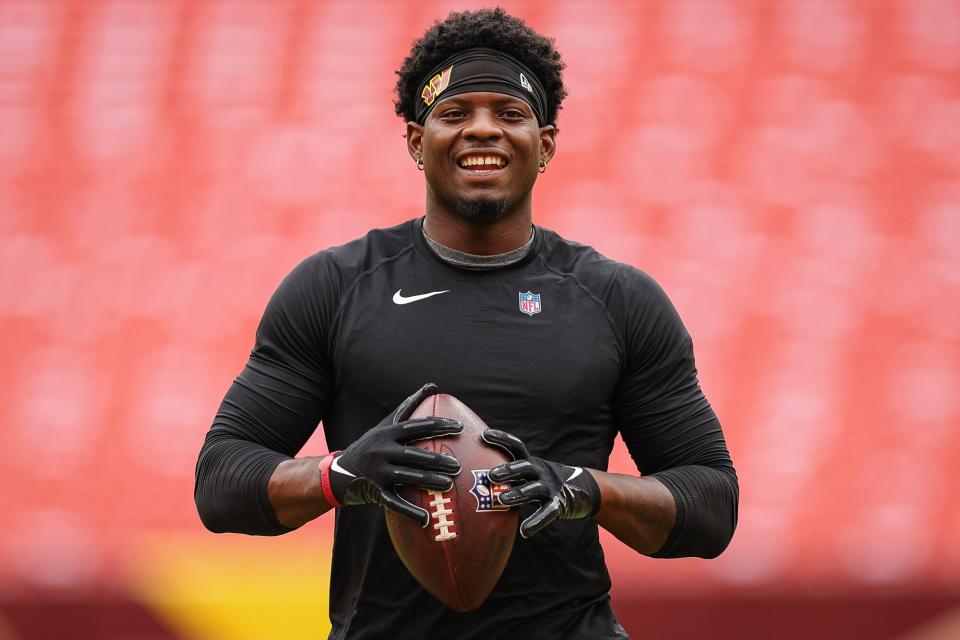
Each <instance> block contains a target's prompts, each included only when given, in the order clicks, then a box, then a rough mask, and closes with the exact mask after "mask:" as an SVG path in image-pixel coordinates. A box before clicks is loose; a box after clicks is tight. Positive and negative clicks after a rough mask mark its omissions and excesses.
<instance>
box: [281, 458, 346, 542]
mask: <svg viewBox="0 0 960 640" xmlns="http://www.w3.org/2000/svg"><path fill="white" fill-rule="evenodd" d="M319 462H320V458H319V457H307V458H295V459H291V460H284V461H283V462H281V463H280V464H279V465H278V466H277V468H276V469H274V471H273V475H271V476H270V482H269V484H268V485H267V494H268V496H269V499H270V504H271V506H272V507H273V511H274V513H275V514H276V517H277V520H278V521H279V522H280V524H282V525H284V526H285V527H289V528H291V529H296V528H297V527H299V526H301V525H303V524H306V523H307V522H309V521H311V520H313V519H314V518H316V517H318V516H320V515H322V514H324V513H326V512H327V511H329V510H330V509H332V508H333V507H331V506H330V504H328V503H327V501H326V500H325V499H324V497H323V489H322V488H321V485H320V471H319V469H318V466H317V465H318V463H319Z"/></svg>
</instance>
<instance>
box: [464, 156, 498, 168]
mask: <svg viewBox="0 0 960 640" xmlns="http://www.w3.org/2000/svg"><path fill="white" fill-rule="evenodd" d="M505 164H506V162H505V161H504V159H503V158H501V157H499V156H468V157H466V158H463V159H462V160H460V166H461V167H476V166H482V165H493V166H496V167H502V166H504V165H505Z"/></svg>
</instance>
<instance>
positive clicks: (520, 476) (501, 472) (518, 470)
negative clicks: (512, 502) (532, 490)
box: [487, 460, 539, 482]
mask: <svg viewBox="0 0 960 640" xmlns="http://www.w3.org/2000/svg"><path fill="white" fill-rule="evenodd" d="M487 475H488V476H489V477H490V479H491V480H493V481H494V482H510V481H511V480H535V479H536V478H537V477H539V476H538V474H537V469H536V467H534V466H533V465H532V464H530V461H529V460H514V461H513V462H507V463H504V464H502V465H500V466H499V467H494V468H493V469H490V471H489V473H487Z"/></svg>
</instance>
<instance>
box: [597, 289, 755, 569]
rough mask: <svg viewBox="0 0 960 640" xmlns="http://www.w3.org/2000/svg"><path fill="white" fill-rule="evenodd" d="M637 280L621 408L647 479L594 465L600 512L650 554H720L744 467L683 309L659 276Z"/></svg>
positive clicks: (627, 438)
mask: <svg viewBox="0 0 960 640" xmlns="http://www.w3.org/2000/svg"><path fill="white" fill-rule="evenodd" d="M632 284H633V286H634V287H635V288H634V289H633V290H632V295H631V296H629V298H626V297H625V308H628V309H629V311H628V313H627V322H626V325H625V326H626V331H625V334H626V335H625V345H626V353H627V361H626V366H625V375H624V377H623V379H622V380H621V383H620V386H619V388H618V389H617V393H616V395H615V399H614V412H615V419H616V421H617V424H618V426H619V428H620V433H621V435H622V436H623V440H624V443H626V445H627V448H628V449H629V451H630V455H631V456H632V457H633V459H634V461H635V462H636V464H637V469H638V470H639V471H640V473H641V474H642V477H639V478H636V477H628V476H620V475H616V474H601V472H596V473H594V474H593V475H594V476H595V477H596V478H597V483H598V484H599V485H600V488H601V495H602V499H601V508H600V512H599V513H598V514H597V516H596V519H597V521H598V522H599V523H600V524H601V526H603V527H604V528H606V529H608V530H609V531H610V532H611V533H613V534H614V535H615V536H617V538H619V539H620V540H622V541H623V542H625V543H626V544H628V545H630V546H631V547H632V548H634V549H636V550H637V551H639V552H641V553H645V554H648V555H651V556H654V557H660V558H679V557H688V556H696V557H701V558H713V557H716V556H717V555H719V554H720V553H721V552H723V550H724V549H725V548H726V547H727V545H728V544H729V543H730V540H731V538H732V537H733V532H734V529H735V528H736V524H737V506H738V500H739V486H738V482H737V475H736V471H735V470H734V468H733V463H732V461H731V459H730V454H729V452H728V450H727V445H726V441H725V439H724V436H723V430H722V429H721V427H720V421H719V420H718V419H717V416H716V413H714V411H713V408H712V407H711V406H710V403H709V402H708V401H707V399H706V397H705V396H704V394H703V391H702V389H701V388H700V383H699V380H698V378H697V369H696V365H695V363H694V357H693V344H692V341H691V340H690V336H689V334H688V333H687V331H686V329H685V328H684V326H683V323H682V322H681V320H680V317H679V315H678V314H677V312H676V310H675V309H674V307H673V305H672V304H671V303H670V301H669V299H668V298H667V296H666V294H664V293H663V291H662V290H661V289H660V288H659V287H658V286H657V285H656V284H655V283H654V282H653V281H652V280H649V278H645V277H644V278H634V279H633V282H632Z"/></svg>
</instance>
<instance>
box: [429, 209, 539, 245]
mask: <svg viewBox="0 0 960 640" xmlns="http://www.w3.org/2000/svg"><path fill="white" fill-rule="evenodd" d="M423 224H424V229H425V230H426V232H427V234H428V235H429V236H430V237H431V238H432V239H433V240H435V241H436V242H439V243H440V244H442V245H443V246H445V247H449V248H451V249H456V250H457V251H462V252H464V253H472V254H474V255H478V256H492V255H497V254H500V253H507V252H508V251H513V250H514V249H519V248H520V247H522V246H523V245H525V244H526V243H527V241H528V240H529V239H530V231H531V229H532V228H533V214H532V211H531V208H530V207H519V208H517V209H514V210H513V211H511V212H509V213H507V215H505V216H504V217H503V218H502V219H501V220H497V221H496V222H477V221H474V220H467V219H464V218H463V217H461V216H458V215H456V214H453V213H450V212H449V211H446V210H444V209H442V208H439V207H431V206H429V204H428V206H427V211H426V219H425V220H424V222H423Z"/></svg>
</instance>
